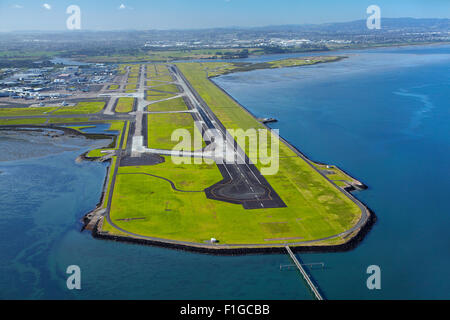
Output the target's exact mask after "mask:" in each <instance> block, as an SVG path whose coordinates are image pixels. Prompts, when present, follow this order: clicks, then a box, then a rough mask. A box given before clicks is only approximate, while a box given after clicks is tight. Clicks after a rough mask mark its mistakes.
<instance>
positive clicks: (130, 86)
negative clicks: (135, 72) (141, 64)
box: [125, 84, 137, 90]
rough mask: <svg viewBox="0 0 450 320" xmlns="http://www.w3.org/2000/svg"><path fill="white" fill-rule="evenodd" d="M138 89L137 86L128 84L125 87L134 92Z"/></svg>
mask: <svg viewBox="0 0 450 320" xmlns="http://www.w3.org/2000/svg"><path fill="white" fill-rule="evenodd" d="M136 88H137V84H127V85H126V86H125V89H127V90H132V89H136Z"/></svg>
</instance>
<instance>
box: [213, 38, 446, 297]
mask: <svg viewBox="0 0 450 320" xmlns="http://www.w3.org/2000/svg"><path fill="white" fill-rule="evenodd" d="M347 54H348V55H349V58H348V59H346V60H343V61H340V62H336V63H329V64H322V65H316V66H309V67H300V68H290V69H278V70H269V71H266V70H258V71H252V72H248V73H239V74H230V75H226V76H222V77H219V78H216V79H215V82H216V83H217V84H219V85H220V86H221V87H223V88H224V89H225V90H226V91H227V92H229V93H230V94H231V95H232V96H233V97H235V98H236V99H237V100H238V101H240V102H241V103H242V104H243V105H244V106H245V107H246V108H248V109H249V110H250V111H251V112H253V113H254V114H255V115H256V116H259V117H275V118H277V119H278V120H279V122H277V123H274V124H272V125H271V126H272V127H273V128H278V129H279V130H280V134H281V136H283V137H285V138H286V139H287V140H288V141H290V142H292V143H293V144H294V145H295V146H296V147H298V148H299V149H300V150H301V151H302V152H304V153H305V154H306V155H308V156H309V157H310V158H311V159H313V160H317V161H320V162H324V163H331V164H336V165H338V166H339V167H341V168H342V169H344V170H345V171H347V172H349V173H350V174H351V175H353V176H354V177H356V178H357V179H359V180H361V181H363V182H364V183H366V184H367V185H368V186H369V189H368V190H366V191H362V192H359V193H357V194H356V196H357V197H358V198H359V199H361V200H362V201H363V202H364V203H366V204H367V205H368V206H369V207H370V208H371V209H373V210H374V211H375V213H376V215H377V217H378V222H377V223H376V225H375V226H374V228H373V229H372V231H371V232H370V233H369V234H368V236H367V237H366V239H365V240H364V241H363V242H362V244H361V245H360V246H359V247H358V248H356V249H355V250H352V251H350V252H345V253H332V254H302V255H301V256H302V258H303V260H304V261H305V262H313V261H318V262H324V263H325V264H326V266H327V268H326V270H311V273H312V275H313V277H314V279H315V280H316V281H317V282H318V284H319V285H320V288H321V289H322V291H323V292H324V293H325V296H326V297H328V298H330V299H333V298H334V299H346V298H350V299H354V298H355V299H357V298H361V299H371V298H381V299H391V298H392V299H395V298H402V299H422V298H425V299H444V298H445V299H448V298H450V274H449V270H450V234H449V232H448V230H449V227H450V210H449V209H448V202H447V197H448V191H449V190H450V170H449V168H448V166H449V165H450V46H430V47H404V48H390V49H379V50H373V51H371V50H367V51H358V52H348V53H347ZM369 265H378V266H379V267H380V269H381V290H368V289H367V286H366V279H367V277H368V275H367V274H366V269H367V267H368V266H369Z"/></svg>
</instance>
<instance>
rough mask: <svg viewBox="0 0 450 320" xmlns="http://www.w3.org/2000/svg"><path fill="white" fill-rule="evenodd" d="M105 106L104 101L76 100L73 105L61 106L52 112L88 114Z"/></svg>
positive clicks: (96, 111)
mask: <svg viewBox="0 0 450 320" xmlns="http://www.w3.org/2000/svg"><path fill="white" fill-rule="evenodd" d="M104 106H105V102H104V101H84V102H78V103H77V104H76V105H75V106H66V107H61V108H59V109H58V110H56V111H54V112H53V114H90V113H98V112H100V111H101V110H102V109H103V107H104Z"/></svg>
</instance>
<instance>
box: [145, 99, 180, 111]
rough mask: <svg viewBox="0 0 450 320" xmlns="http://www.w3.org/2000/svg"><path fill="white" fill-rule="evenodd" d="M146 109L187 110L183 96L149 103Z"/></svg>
mask: <svg viewBox="0 0 450 320" xmlns="http://www.w3.org/2000/svg"><path fill="white" fill-rule="evenodd" d="M147 110H148V111H182V110H187V106H186V104H185V103H184V100H183V98H176V99H170V100H166V101H161V102H158V103H154V104H151V105H149V106H148V107H147Z"/></svg>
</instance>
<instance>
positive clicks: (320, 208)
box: [106, 63, 361, 244]
mask: <svg viewBox="0 0 450 320" xmlns="http://www.w3.org/2000/svg"><path fill="white" fill-rule="evenodd" d="M204 65H206V64H205V63H204V64H203V66H201V65H200V64H198V63H184V64H179V68H180V69H181V71H182V72H183V73H184V74H185V76H186V77H187V79H188V80H189V81H190V82H191V84H192V85H193V87H194V88H195V89H196V90H197V91H198V92H199V94H200V95H201V96H202V97H203V99H204V100H205V101H206V102H207V103H208V105H209V106H210V107H211V109H212V110H213V112H215V114H216V115H217V116H218V117H219V119H220V120H221V121H222V123H223V124H224V125H225V127H226V128H227V129H237V128H242V129H244V130H246V129H249V128H256V129H263V130H265V127H264V126H262V125H261V124H260V123H259V122H257V121H256V120H255V119H254V118H253V117H252V116H251V115H250V114H248V113H247V112H246V111H244V110H243V109H242V108H241V107H240V106H239V105H237V104H236V103H235V102H234V101H233V100H231V99H230V98H229V97H228V96H227V95H226V94H224V93H223V92H222V91H221V90H219V89H218V88H217V87H216V86H215V85H214V84H213V83H211V82H210V81H209V80H208V79H207V78H206V73H205V71H204ZM150 107H151V106H150ZM153 116H154V115H151V116H149V126H148V130H149V139H153V140H154V141H153V142H149V146H150V147H153V148H155V145H158V144H159V146H161V147H164V148H168V147H170V146H171V143H172V142H171V141H170V135H169V134H167V132H170V131H171V130H173V129H174V128H176V127H183V126H185V125H187V122H186V123H185V122H184V120H183V119H182V118H178V119H176V120H174V119H172V118H170V117H169V116H168V114H163V115H162V117H159V116H160V115H158V117H153ZM178 116H179V114H178ZM175 123H176V125H175ZM152 127H153V128H152ZM161 132H165V134H164V135H161ZM149 141H150V140H149ZM152 144H153V146H152ZM166 160H167V159H166ZM165 166H168V167H166V168H165ZM186 166H188V167H187V168H186ZM196 166H197V165H193V164H192V165H180V166H176V165H174V164H168V162H166V163H165V164H159V165H155V166H151V167H145V168H143V167H141V168H135V167H133V168H120V170H119V172H120V173H121V174H119V175H118V176H117V182H116V183H117V184H116V189H115V192H114V196H113V203H112V211H111V217H112V219H113V222H114V223H116V224H117V225H118V226H120V227H121V228H123V229H125V230H128V231H131V232H134V233H137V234H141V235H145V236H152V237H159V238H167V239H175V240H183V241H193V242H198V243H202V242H204V241H205V240H208V239H210V238H211V237H215V238H217V239H219V241H220V242H221V243H222V244H252V243H262V244H271V243H273V244H280V243H292V242H298V241H307V240H315V239H320V238H325V237H329V236H331V235H335V234H339V233H341V232H343V231H345V230H348V229H350V228H351V227H352V226H353V225H354V224H355V223H356V221H357V220H358V219H359V217H360V214H361V212H360V209H359V208H358V207H357V206H356V205H355V204H354V203H353V202H352V201H351V200H350V199H348V198H347V197H346V196H345V195H344V194H343V193H342V192H340V191H339V189H337V188H336V187H334V186H333V185H332V184H331V183H330V182H329V181H328V180H326V179H325V178H324V177H323V176H322V175H321V174H319V173H318V172H317V171H316V170H314V169H313V167H312V166H311V165H310V163H309V162H308V161H305V160H303V159H302V158H300V157H298V156H296V154H295V153H294V152H293V151H292V150H291V149H289V148H288V146H286V145H284V144H283V143H281V144H280V162H279V170H278V172H277V173H276V174H274V175H267V176H266V179H267V180H268V181H269V183H270V184H271V185H272V186H273V188H274V189H275V190H276V192H277V193H278V194H279V195H280V197H281V198H282V199H283V201H284V202H285V203H286V205H287V208H275V209H258V210H245V209H243V208H242V206H240V205H233V204H229V203H225V202H221V201H216V200H209V199H207V198H206V196H205V194H204V193H202V192H195V193H185V192H180V191H175V190H173V189H172V188H171V186H170V184H169V183H168V182H167V181H164V180H162V179H159V178H156V177H152V176H148V175H143V174H124V173H127V172H128V173H130V172H133V171H134V170H136V171H135V172H134V173H137V172H147V173H151V174H155V175H160V176H163V177H166V178H169V179H171V180H173V181H174V183H175V184H176V186H177V187H178V188H180V189H182V190H184V189H183V188H182V187H181V186H184V187H186V190H194V189H189V187H192V188H194V186H196V187H199V188H203V187H205V186H207V185H208V184H212V183H213V181H214V179H216V178H217V176H216V177H215V178H214V179H212V178H211V173H212V171H211V170H212V169H206V168H200V167H196ZM257 166H258V167H259V168H262V167H263V166H262V165H261V164H260V163H257ZM213 167H214V166H213ZM121 218H142V219H137V220H128V221H123V220H121V221H120V220H119V221H117V219H121ZM106 228H107V229H108V230H109V231H112V229H111V228H109V227H106ZM343 241H344V239H341V238H338V239H331V240H327V241H324V242H323V243H322V244H331V243H339V242H343Z"/></svg>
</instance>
